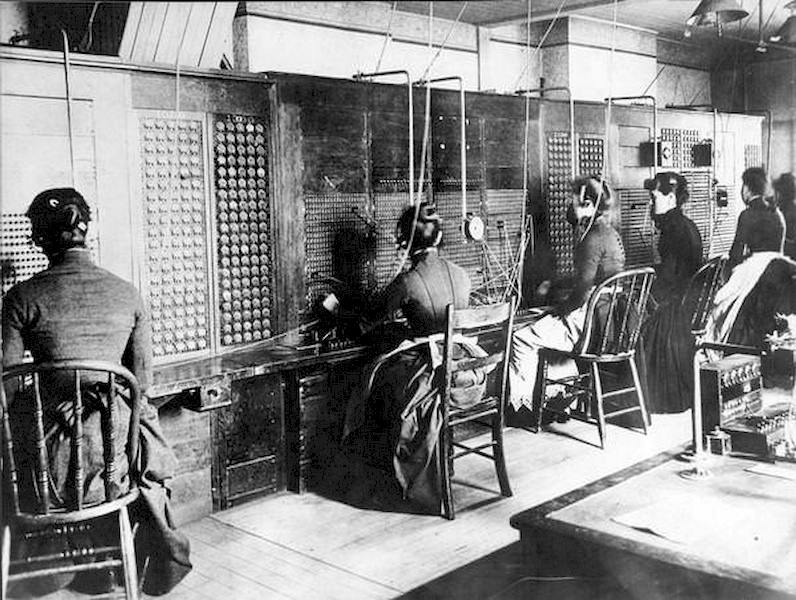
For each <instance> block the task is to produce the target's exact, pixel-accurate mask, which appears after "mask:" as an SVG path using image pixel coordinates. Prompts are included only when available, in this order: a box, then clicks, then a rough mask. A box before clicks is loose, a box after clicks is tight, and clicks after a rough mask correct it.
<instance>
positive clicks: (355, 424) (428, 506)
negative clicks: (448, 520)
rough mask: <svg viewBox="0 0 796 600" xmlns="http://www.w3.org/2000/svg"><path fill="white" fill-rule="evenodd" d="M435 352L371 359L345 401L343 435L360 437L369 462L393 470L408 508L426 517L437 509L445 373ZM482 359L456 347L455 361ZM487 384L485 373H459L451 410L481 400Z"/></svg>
mask: <svg viewBox="0 0 796 600" xmlns="http://www.w3.org/2000/svg"><path fill="white" fill-rule="evenodd" d="M434 343H435V342H432V344H434ZM436 352H438V348H437V349H436V350H435V349H434V348H432V347H431V345H430V344H429V343H427V342H426V343H421V344H418V345H415V346H413V347H411V348H408V349H406V350H403V351H401V352H397V353H389V354H388V355H386V356H382V357H379V358H378V359H376V360H375V361H374V362H373V364H372V365H371V366H370V367H369V368H367V369H365V371H364V377H363V386H362V390H361V392H359V393H357V394H355V395H354V396H353V397H352V398H351V399H350V401H349V405H348V411H347V417H346V428H345V429H346V432H345V433H346V436H349V435H350V436H351V437H357V438H359V440H360V443H361V444H362V445H363V446H364V448H365V450H364V452H365V453H367V454H368V456H367V457H366V458H367V459H369V462H370V463H371V464H374V465H377V466H379V467H381V468H383V469H387V470H390V471H392V472H393V474H394V477H395V480H396V481H397V483H398V484H399V486H400V489H401V491H402V494H403V499H404V500H406V501H407V502H408V504H409V507H410V508H411V509H412V510H417V511H420V512H424V513H429V514H440V512H441V509H442V505H441V501H442V500H441V498H442V497H441V481H440V473H439V468H438V467H439V464H438V463H439V457H438V447H437V446H438V444H437V442H438V440H439V435H440V430H441V428H442V407H441V402H440V394H439V389H440V384H441V379H442V378H443V377H444V369H443V368H442V366H441V365H440V364H439V362H438V360H437V357H435V356H434V354H436ZM481 355H483V351H482V350H481V349H480V348H478V346H476V345H471V344H460V345H458V346H457V347H456V352H455V354H454V358H455V359H460V358H467V357H471V356H481ZM486 384H487V373H486V372H485V371H473V370H469V371H460V372H458V373H457V374H456V378H455V379H454V381H453V389H452V392H451V406H452V407H454V408H466V407H468V406H471V405H472V404H474V403H476V402H478V401H480V400H481V399H482V398H483V396H484V391H485V389H486ZM355 434H356V435H355ZM362 440H364V441H362Z"/></svg>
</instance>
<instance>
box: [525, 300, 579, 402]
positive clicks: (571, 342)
mask: <svg viewBox="0 0 796 600" xmlns="http://www.w3.org/2000/svg"><path fill="white" fill-rule="evenodd" d="M585 318H586V310H585V308H584V307H580V308H578V309H576V310H574V311H572V312H571V313H569V314H567V315H564V316H555V315H545V316H543V317H541V318H539V319H537V320H536V321H534V322H532V323H529V324H528V325H526V326H525V327H522V328H520V329H518V330H517V331H515V332H514V336H513V338H512V343H511V363H510V367H509V389H510V402H511V406H512V408H514V410H519V409H520V408H521V407H523V406H524V407H526V408H527V409H529V410H531V409H532V408H533V398H534V393H541V390H536V389H535V387H536V372H537V370H538V368H539V349H540V348H542V347H544V348H552V349H555V350H563V351H571V350H574V349H575V346H576V344H577V343H578V341H579V340H580V337H581V332H582V331H583V322H584V320H585ZM548 373H549V375H550V377H551V378H562V377H566V376H568V375H575V374H577V367H576V365H575V363H574V361H572V360H567V361H563V362H560V363H552V364H550V365H549V367H548ZM552 393H555V392H552Z"/></svg>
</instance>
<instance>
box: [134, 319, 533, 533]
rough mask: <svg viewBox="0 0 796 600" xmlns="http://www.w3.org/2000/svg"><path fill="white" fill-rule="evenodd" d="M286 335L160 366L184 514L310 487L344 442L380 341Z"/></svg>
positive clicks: (157, 391) (159, 389)
mask: <svg viewBox="0 0 796 600" xmlns="http://www.w3.org/2000/svg"><path fill="white" fill-rule="evenodd" d="M524 321H527V319H524ZM522 323H523V319H522V318H521V319H520V322H519V323H518V326H521V325H522ZM487 336H488V333H487V334H485V337H484V339H487ZM278 341H280V342H282V343H283V344H284V345H282V344H280V343H276V341H274V340H268V341H265V342H260V343H257V344H252V345H250V346H247V347H246V348H240V349H237V350H231V351H228V352H225V353H224V354H221V355H217V356H207V357H201V358H195V359H191V360H187V361H181V362H176V363H167V364H162V365H157V366H156V367H155V369H154V384H153V385H152V386H151V387H150V389H149V395H150V398H151V402H152V404H153V405H155V406H156V407H158V408H159V412H160V421H161V425H162V426H163V431H164V435H165V436H166V438H167V439H168V440H169V443H170V444H171V445H172V447H173V448H174V450H175V452H176V454H177V459H178V471H177V476H176V478H175V479H174V480H173V482H172V487H173V488H174V495H173V497H174V500H175V501H174V505H175V507H176V509H177V512H178V513H182V516H180V520H189V519H194V518H198V517H201V516H204V515H206V514H208V513H209V512H210V511H211V510H220V509H224V508H228V507H229V506H232V505H234V504H236V503H239V502H244V501H246V500H249V499H252V498H255V497H257V496H259V495H264V494H269V493H273V492H277V491H280V490H284V489H287V490H290V491H294V492H302V491H303V490H305V489H307V488H308V487H311V477H312V475H313V474H314V473H317V472H319V471H320V469H316V468H314V467H317V466H320V467H322V466H323V464H324V461H325V460H327V459H328V458H329V457H330V453H332V452H334V449H335V448H336V447H337V445H338V443H339V441H340V436H341V434H342V423H343V418H344V415H345V408H346V403H347V401H348V398H349V397H350V395H351V393H352V391H353V388H354V387H355V386H357V385H359V381H360V379H359V377H360V373H361V371H362V369H363V367H364V366H365V364H366V363H367V362H368V360H369V359H370V358H371V355H372V350H370V349H368V348H366V347H364V346H354V347H349V348H346V349H342V350H334V351H330V352H318V351H314V350H313V349H301V350H299V349H297V348H296V345H297V344H298V339H289V340H288V339H281V340H278Z"/></svg>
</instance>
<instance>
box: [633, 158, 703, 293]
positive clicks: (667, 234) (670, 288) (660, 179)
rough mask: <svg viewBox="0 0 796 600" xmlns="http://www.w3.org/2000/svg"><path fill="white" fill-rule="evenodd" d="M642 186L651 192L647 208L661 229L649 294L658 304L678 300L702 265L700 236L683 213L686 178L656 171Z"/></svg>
mask: <svg viewBox="0 0 796 600" xmlns="http://www.w3.org/2000/svg"><path fill="white" fill-rule="evenodd" d="M644 187H645V188H646V189H647V190H649V193H650V203H651V207H650V210H651V212H652V220H653V222H654V223H655V227H657V228H658V230H659V231H660V237H659V238H658V254H659V256H660V259H661V262H660V264H659V265H658V266H657V268H656V277H655V283H654V284H653V287H652V294H653V296H654V298H655V300H656V301H657V302H658V303H659V304H662V303H665V302H667V301H669V300H671V299H675V300H679V299H680V297H681V296H682V293H683V292H684V291H685V289H686V287H688V282H689V280H690V279H691V276H692V275H693V274H694V273H696V272H697V271H698V270H699V267H701V266H702V236H701V235H700V234H699V229H697V226H696V225H695V224H694V222H693V221H692V220H691V219H689V218H688V217H686V216H685V215H684V214H683V209H682V207H683V204H685V203H686V202H687V201H688V198H689V194H688V181H687V180H686V178H685V177H683V176H682V175H679V174H678V173H673V172H666V173H658V174H657V175H655V177H654V178H653V179H647V180H646V181H645V182H644Z"/></svg>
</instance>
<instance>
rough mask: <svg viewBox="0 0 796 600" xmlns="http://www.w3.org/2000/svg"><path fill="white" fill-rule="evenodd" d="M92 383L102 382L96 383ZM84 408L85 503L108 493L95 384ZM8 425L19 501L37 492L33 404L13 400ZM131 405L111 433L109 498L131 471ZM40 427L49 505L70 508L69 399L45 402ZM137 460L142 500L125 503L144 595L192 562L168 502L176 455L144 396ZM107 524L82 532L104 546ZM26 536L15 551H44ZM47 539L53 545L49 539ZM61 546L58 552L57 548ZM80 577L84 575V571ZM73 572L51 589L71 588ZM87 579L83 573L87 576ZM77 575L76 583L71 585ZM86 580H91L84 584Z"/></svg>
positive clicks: (170, 583) (165, 585)
mask: <svg viewBox="0 0 796 600" xmlns="http://www.w3.org/2000/svg"><path fill="white" fill-rule="evenodd" d="M93 385H95V386H99V385H103V384H93ZM83 398H84V412H83V445H82V454H83V465H84V474H83V476H84V486H83V490H84V502H85V503H86V504H91V503H94V502H97V501H101V500H102V499H103V498H104V495H105V489H104V480H103V472H104V467H105V460H104V456H103V447H102V442H101V440H102V437H101V413H100V411H99V409H98V405H99V402H98V401H97V396H96V393H95V392H93V391H92V388H91V387H89V388H88V389H86V390H84V396H83ZM9 410H10V417H11V427H12V432H13V438H14V441H15V457H16V461H17V468H18V476H19V492H20V500H21V502H22V503H23V506H24V502H25V500H26V499H27V500H31V499H32V495H35V494H36V492H35V486H34V483H33V470H32V465H33V464H34V462H33V461H35V460H36V451H35V448H33V447H32V446H33V443H32V441H31V440H30V437H29V435H30V434H29V432H30V431H32V428H31V426H30V423H32V421H31V410H32V403H31V402H29V401H28V399H27V398H24V397H17V398H15V399H14V401H13V403H12V405H11V407H10V409H9ZM129 416H130V410H129V408H128V407H127V405H126V404H125V403H120V407H119V411H118V421H117V423H118V425H117V427H116V431H115V436H114V439H115V446H116V457H117V458H116V470H115V472H114V477H113V480H112V488H113V489H114V490H115V491H114V495H116V496H119V495H121V494H123V493H125V492H126V491H127V490H128V489H129V485H130V476H129V475H130V474H129V472H128V459H127V454H126V448H125V445H126V442H127V430H128V424H129ZM44 421H45V422H44V428H45V432H48V434H49V436H48V437H47V450H48V454H49V458H50V462H49V472H50V490H51V494H50V498H51V500H50V502H51V505H52V507H58V506H64V505H69V504H70V501H72V500H73V499H72V498H70V497H69V496H70V494H71V492H70V491H69V490H70V489H71V488H72V487H74V486H73V485H70V483H71V481H72V480H73V477H74V474H73V472H72V469H71V467H70V463H71V460H70V453H71V449H70V448H71V432H72V423H73V422H74V416H73V414H72V413H71V402H70V403H64V404H60V405H57V406H49V407H47V406H45V410H44ZM139 437H140V449H139V456H140V465H139V472H140V476H139V478H138V487H139V489H140V492H141V495H140V497H139V500H138V501H137V502H135V503H134V504H133V505H131V507H130V517H131V520H132V522H133V525H134V526H135V525H136V524H137V525H138V531H137V533H136V537H135V548H136V558H137V562H138V567H139V571H140V570H141V569H142V568H143V567H144V565H146V571H145V577H144V580H143V591H144V592H145V593H147V594H149V595H153V596H156V595H162V594H165V593H167V592H168V591H170V590H171V589H172V588H173V587H174V586H175V585H177V583H179V582H180V581H181V580H182V578H183V577H185V575H187V574H188V573H189V572H190V570H191V568H192V566H191V562H190V559H189V554H190V546H189V542H188V539H187V538H186V537H185V536H184V535H183V534H181V533H180V532H178V531H177V530H176V529H175V528H174V524H173V520H172V516H171V511H170V507H169V496H170V491H169V489H168V480H169V479H170V478H171V477H173V476H174V472H175V469H176V466H177V459H176V457H175V455H174V453H173V452H172V450H171V449H170V448H169V446H168V444H167V442H166V440H165V438H164V437H163V433H162V432H161V429H160V424H159V422H158V415H157V411H156V409H155V408H154V407H153V406H151V405H150V404H149V403H148V402H147V401H146V399H145V398H142V406H141V420H140V429H139ZM107 533H108V531H107V529H106V528H100V527H95V528H94V529H93V533H91V534H87V535H89V536H90V537H91V542H92V543H94V544H97V543H100V544H101V543H102V538H103V536H104V535H107ZM31 543H36V542H31V541H25V540H20V541H19V542H17V541H16V540H15V542H14V545H13V546H12V547H13V548H14V555H15V556H26V555H29V554H30V553H32V552H37V553H38V552H41V551H42V548H33V547H31V546H30V545H29V544H31ZM50 543H51V542H50ZM59 550H61V549H56V551H59ZM81 575H82V574H81ZM71 579H72V577H71V576H69V577H66V578H63V577H62V578H61V579H60V581H57V582H53V581H51V582H49V584H47V583H45V585H49V586H50V587H63V586H65V585H68V584H69V583H70V581H71ZM85 579H86V578H85V577H83V578H82V580H83V581H85ZM80 581H81V580H80V579H78V580H76V582H75V583H76V584H77V583H78V582H80ZM90 586H91V584H89V587H90Z"/></svg>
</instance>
